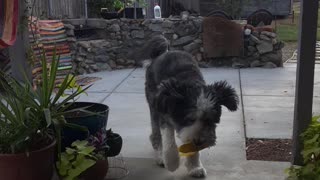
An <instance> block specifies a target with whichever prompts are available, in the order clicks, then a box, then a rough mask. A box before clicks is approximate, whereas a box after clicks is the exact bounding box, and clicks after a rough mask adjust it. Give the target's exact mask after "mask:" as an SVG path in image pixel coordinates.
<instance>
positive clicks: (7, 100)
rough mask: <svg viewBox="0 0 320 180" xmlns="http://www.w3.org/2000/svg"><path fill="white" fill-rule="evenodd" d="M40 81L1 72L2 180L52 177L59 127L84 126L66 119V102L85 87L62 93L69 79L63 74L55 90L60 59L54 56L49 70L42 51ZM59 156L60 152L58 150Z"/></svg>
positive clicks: (58, 140)
mask: <svg viewBox="0 0 320 180" xmlns="http://www.w3.org/2000/svg"><path fill="white" fill-rule="evenodd" d="M41 64H42V74H41V76H42V78H41V79H42V81H41V84H39V86H38V87H37V89H36V90H35V89H33V88H32V87H33V85H32V84H31V82H29V81H28V80H26V81H25V82H24V84H23V83H21V82H18V81H16V80H15V79H14V78H12V77H10V76H8V75H6V74H5V73H2V72H1V73H0V86H1V87H2V88H3V92H2V93H1V95H0V97H1V99H2V100H1V101H0V174H1V179H5V180H21V179H23V180H38V179H39V180H40V179H51V176H52V174H53V164H54V157H55V148H56V147H57V150H58V152H59V151H60V142H61V128H62V127H64V126H68V127H73V128H78V129H81V130H83V131H85V130H86V128H84V127H81V126H78V125H75V124H70V123H67V122H66V121H65V118H64V115H65V114H66V113H70V112H68V111H67V110H66V109H67V108H68V107H69V106H70V105H72V104H67V102H69V101H70V100H71V99H75V98H76V97H77V96H78V95H80V94H81V93H83V92H84V91H85V90H86V89H87V88H85V89H83V90H79V91H75V92H72V93H71V94H69V95H67V96H65V97H64V99H62V95H63V94H64V92H65V91H66V89H67V87H68V86H69V85H70V83H71V82H72V79H71V80H70V79H68V78H65V79H64V81H63V83H62V84H61V86H60V87H59V89H58V90H57V91H56V93H55V91H54V89H55V87H56V84H55V79H56V75H57V70H58V64H59V59H58V58H57V56H55V55H54V56H53V59H52V60H51V66H50V70H49V68H48V66H47V61H46V57H45V55H44V54H43V56H42V58H41ZM58 156H59V154H58Z"/></svg>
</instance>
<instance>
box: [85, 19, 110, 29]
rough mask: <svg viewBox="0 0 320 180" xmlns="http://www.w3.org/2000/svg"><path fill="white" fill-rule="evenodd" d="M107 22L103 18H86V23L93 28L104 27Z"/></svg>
mask: <svg viewBox="0 0 320 180" xmlns="http://www.w3.org/2000/svg"><path fill="white" fill-rule="evenodd" d="M107 22H108V21H106V20H104V19H94V18H89V19H86V25H87V26H88V27H90V28H95V29H105V28H106V27H107V25H108V24H107Z"/></svg>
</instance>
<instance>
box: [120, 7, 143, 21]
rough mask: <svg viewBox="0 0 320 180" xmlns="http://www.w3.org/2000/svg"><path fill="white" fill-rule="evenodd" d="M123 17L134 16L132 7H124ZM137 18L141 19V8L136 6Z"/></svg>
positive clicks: (130, 17)
mask: <svg viewBox="0 0 320 180" xmlns="http://www.w3.org/2000/svg"><path fill="white" fill-rule="evenodd" d="M124 13H125V17H126V18H129V19H133V18H134V8H125V9H124ZM136 15H137V19H143V11H142V8H136Z"/></svg>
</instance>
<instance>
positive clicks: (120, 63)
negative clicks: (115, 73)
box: [116, 58, 126, 65]
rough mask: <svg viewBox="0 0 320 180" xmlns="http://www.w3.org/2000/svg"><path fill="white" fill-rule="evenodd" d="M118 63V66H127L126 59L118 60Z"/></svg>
mask: <svg viewBox="0 0 320 180" xmlns="http://www.w3.org/2000/svg"><path fill="white" fill-rule="evenodd" d="M116 62H117V64H118V65H126V61H125V60H124V59H121V58H120V59H117V61H116Z"/></svg>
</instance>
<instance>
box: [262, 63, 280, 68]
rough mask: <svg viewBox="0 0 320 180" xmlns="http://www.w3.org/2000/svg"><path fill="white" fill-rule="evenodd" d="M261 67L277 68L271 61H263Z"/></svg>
mask: <svg viewBox="0 0 320 180" xmlns="http://www.w3.org/2000/svg"><path fill="white" fill-rule="evenodd" d="M263 68H267V69H273V68H277V65H275V64H274V63H272V62H267V63H265V65H263Z"/></svg>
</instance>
